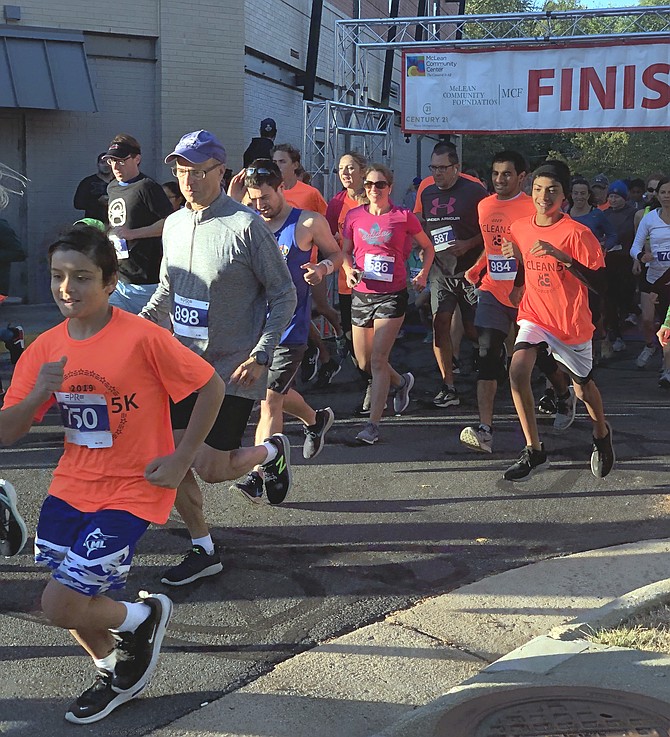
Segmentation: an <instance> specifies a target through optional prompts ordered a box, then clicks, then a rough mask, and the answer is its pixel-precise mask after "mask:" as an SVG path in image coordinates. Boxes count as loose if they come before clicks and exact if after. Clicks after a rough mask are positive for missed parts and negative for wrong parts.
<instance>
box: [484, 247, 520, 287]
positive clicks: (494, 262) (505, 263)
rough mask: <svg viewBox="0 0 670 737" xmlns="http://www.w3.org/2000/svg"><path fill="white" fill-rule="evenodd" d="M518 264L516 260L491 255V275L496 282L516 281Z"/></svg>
mask: <svg viewBox="0 0 670 737" xmlns="http://www.w3.org/2000/svg"><path fill="white" fill-rule="evenodd" d="M516 272H517V263H516V259H515V258H506V257H505V256H494V255H493V254H489V274H490V275H491V279H494V280H495V281H514V279H516Z"/></svg>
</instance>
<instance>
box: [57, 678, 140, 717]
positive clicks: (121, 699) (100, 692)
mask: <svg viewBox="0 0 670 737" xmlns="http://www.w3.org/2000/svg"><path fill="white" fill-rule="evenodd" d="M135 695H136V694H134V693H133V692H132V691H128V692H127V693H117V692H116V691H114V690H112V674H111V673H110V672H109V671H106V670H99V671H98V674H97V675H96V677H95V682H94V683H93V685H92V686H90V687H89V688H87V689H86V691H84V693H83V694H82V695H81V696H80V697H79V698H78V699H77V700H76V701H75V702H74V703H72V704H70V707H69V708H68V710H67V711H66V712H65V719H66V720H67V721H68V722H72V723H73V724H93V722H99V721H100V720H101V719H104V718H105V717H106V716H108V715H109V714H111V713H112V712H113V711H114V709H116V708H117V706H121V704H125V702H126V701H130V700H131V699H134V698H135Z"/></svg>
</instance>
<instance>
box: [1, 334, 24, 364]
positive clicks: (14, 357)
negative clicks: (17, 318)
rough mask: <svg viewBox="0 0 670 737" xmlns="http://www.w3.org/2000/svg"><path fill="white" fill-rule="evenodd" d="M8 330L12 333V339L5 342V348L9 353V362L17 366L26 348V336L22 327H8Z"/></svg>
mask: <svg viewBox="0 0 670 737" xmlns="http://www.w3.org/2000/svg"><path fill="white" fill-rule="evenodd" d="M8 329H9V330H11V331H12V337H11V338H10V340H6V341H5V348H6V349H7V350H8V351H9V360H10V361H11V362H12V363H13V364H16V362H17V361H18V360H19V358H21V354H22V353H23V351H24V349H25V347H26V336H25V333H24V332H23V328H22V327H21V325H16V326H15V327H11V326H8Z"/></svg>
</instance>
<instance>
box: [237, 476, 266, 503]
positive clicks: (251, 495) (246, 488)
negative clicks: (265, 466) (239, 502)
mask: <svg viewBox="0 0 670 737" xmlns="http://www.w3.org/2000/svg"><path fill="white" fill-rule="evenodd" d="M230 489H231V491H239V493H240V494H242V496H243V497H244V498H245V499H247V500H248V501H250V502H251V503H252V504H263V477H262V476H261V475H260V473H258V471H250V472H249V473H248V474H247V475H246V476H245V477H244V478H243V479H242V480H241V481H237V482H235V483H234V484H233V485H232V486H231V487H230Z"/></svg>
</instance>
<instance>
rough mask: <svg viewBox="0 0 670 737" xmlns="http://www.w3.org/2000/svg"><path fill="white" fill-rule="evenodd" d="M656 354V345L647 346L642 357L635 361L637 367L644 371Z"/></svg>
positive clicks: (642, 352) (641, 352) (642, 351)
mask: <svg viewBox="0 0 670 737" xmlns="http://www.w3.org/2000/svg"><path fill="white" fill-rule="evenodd" d="M654 353H656V346H655V345H646V346H645V347H644V348H643V349H642V350H641V351H640V355H639V356H638V357H637V358H636V359H635V365H636V366H637V367H638V368H639V369H643V368H644V367H645V366H646V365H647V364H648V363H649V361H651V359H652V357H653V355H654Z"/></svg>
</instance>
